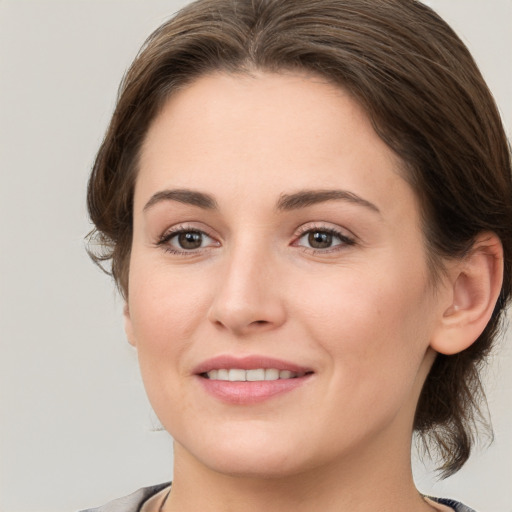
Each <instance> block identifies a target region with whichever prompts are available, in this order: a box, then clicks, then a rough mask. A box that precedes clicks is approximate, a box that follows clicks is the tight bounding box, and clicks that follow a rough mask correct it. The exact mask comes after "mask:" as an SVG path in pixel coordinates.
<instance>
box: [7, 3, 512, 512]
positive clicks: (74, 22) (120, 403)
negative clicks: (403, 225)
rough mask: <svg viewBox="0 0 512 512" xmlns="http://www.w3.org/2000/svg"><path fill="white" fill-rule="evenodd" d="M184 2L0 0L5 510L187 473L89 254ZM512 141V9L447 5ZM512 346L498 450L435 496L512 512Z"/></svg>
mask: <svg viewBox="0 0 512 512" xmlns="http://www.w3.org/2000/svg"><path fill="white" fill-rule="evenodd" d="M185 3H186V2H185V1H179V0H174V1H172V0H169V1H162V0H151V1H148V0H146V1H142V0H139V1H135V0H101V1H100V0H96V1H94V0H88V1H81V0H61V1H59V0H33V1H30V0H3V1H1V0H0V169H1V181H0V183H1V189H0V219H1V221H0V222H1V223H0V230H1V231H0V244H1V247H0V272H1V275H0V287H1V292H0V315H1V316H0V337H1V338H0V340H1V356H0V405H1V409H0V414H1V422H0V512H31V511H39V512H64V511H72V510H75V509H77V508H81V507H86V506H92V505H99V504H101V503H102V502H105V501H107V500H109V499H111V498H113V497H116V496H121V495H124V494H128V493H129V492H131V491H133V490H135V489H136V488H138V487H140V486H143V485H149V484H152V483H158V482H162V481H166V480H169V479H170V478H171V477H172V447H171V442H170V440H169V438H168V436H167V434H166V433H165V432H154V431H153V430H154V427H155V426H156V425H157V422H156V419H155V417H154V415H153V413H152V412H151V409H150V407H149V405H148V403H147V401H146V398H145V396H144V392H143V389H142V384H141V382H140V378H139V374H138V370H137V365H136V356H135V353H134V352H133V350H132V349H131V348H130V347H129V345H128V344H127V343H126V342H125V338H124V333H123V328H122V318H121V309H122V304H121V302H120V300H119V299H118V298H117V297H116V294H115V292H114V290H113V287H112V284H111V282H110V280H109V279H108V278H107V277H106V276H104V275H103V274H101V273H100V272H99V270H98V269H97V268H95V267H94V266H93V265H92V263H90V262H89V260H88V257H87V256H86V254H85V251H84V242H83V236H84V235H85V234H86V233H87V232H88V230H89V229H90V226H89V224H88V221H87V218H86V212H85V205H84V195H85V188H86V181H87V176H88V172H89V168H90V166H91V163H92V159H93V156H94V153H95V150H96V149H97V147H98V145H99V143H100V141H101V138H102V136H103V132H104V130H105V127H106V124H107V122H108V120H109V116H110V114H111V112H112V108H113V104H114V99H115V95H116V90H117V85H118V83H119V80H120V78H121V76H122V74H123V72H124V70H125V69H126V67H127V66H128V65H129V63H130V62H131V60H132V58H133V57H134V55H135V54H136V52H137V50H138V48H139V46H140V44H141V43H142V42H143V40H144V39H145V37H146V36H147V35H148V34H149V33H150V32H151V31H152V30H153V29H154V28H156V27H157V26H158V25H159V24H160V23H161V22H163V21H164V20H165V19H166V18H167V17H168V16H169V15H171V14H172V13H173V12H175V11H176V10H177V9H178V8H179V7H181V6H182V5H184V4H185ZM428 3H429V4H430V5H432V6H433V7H434V8H436V9H437V10H438V11H439V12H440V13H441V14H442V15H443V16H445V18H446V19H447V20H448V21H449V22H450V23H451V24H452V25H453V27H454V28H455V29H456V30H457V31H458V32H459V34H461V35H462V37H463V39H464V40H465V41H466V43H467V44H468V45H469V47H470V49H471V50H472V51H473V52H474V55H475V57H476V59H477V61H478V62H479V64H480V66H481V68H482V70H483V73H484V75H485V77H486V78H487V80H488V82H489V84H490V87H491V89H492V90H493V92H494V94H495V96H496V98H497V101H498V103H499V105H500V109H501V111H502V113H503V117H504V120H505V122H506V125H507V128H508V133H509V136H510V134H511V132H512V130H511V127H512V69H511V68H512V64H511V62H512V0H431V1H430V2H428ZM511 345H512V339H511V336H510V334H509V335H508V342H504V343H503V347H502V348H501V349H500V351H499V353H498V357H496V359H495V360H494V361H493V363H492V365H491V366H490V368H489V372H488V373H489V376H488V379H487V380H488V389H489V405H490V409H491V413H492V416H493V419H494V425H495V430H496V440H495V443H494V445H493V446H492V447H491V448H490V449H489V450H487V451H485V452H481V453H477V454H476V455H475V456H474V458H473V459H472V460H471V462H470V463H469V464H468V465H467V467H466V468H465V469H464V470H463V471H461V472H460V473H459V474H458V475H457V476H455V477H454V478H451V479H449V480H447V481H445V482H443V483H441V484H438V485H437V486H435V487H431V484H430V481H431V478H430V477H426V476H425V471H424V469H423V468H422V465H421V464H418V466H417V470H416V472H417V481H418V483H419V485H420V488H421V489H422V490H423V491H426V492H432V493H434V494H438V495H444V496H452V497H456V498H460V499H463V500H464V501H466V502H468V504H471V505H472V506H474V507H476V508H478V509H480V510H481V512H512V410H511V409H512V408H511V405H512V403H511V402H512V347H511Z"/></svg>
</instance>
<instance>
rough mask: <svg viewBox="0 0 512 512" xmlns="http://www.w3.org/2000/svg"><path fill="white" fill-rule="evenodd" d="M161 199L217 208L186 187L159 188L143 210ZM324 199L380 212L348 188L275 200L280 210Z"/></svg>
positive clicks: (207, 199) (206, 197)
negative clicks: (345, 202) (346, 202)
mask: <svg viewBox="0 0 512 512" xmlns="http://www.w3.org/2000/svg"><path fill="white" fill-rule="evenodd" d="M163 201H178V202H179V203H184V204H190V205H193V206H198V207H199V208H203V209H205V210H215V209H217V208H218V205H217V201H216V200H215V199H214V198H213V197H212V196H211V195H209V194H205V193H204V192H198V191H195V190H188V189H173V190H161V191H160V192H156V193H155V194H153V195H152V196H151V198H150V199H149V201H148V202H147V203H146V204H145V206H144V209H143V211H146V210H148V209H149V208H151V207H152V206H154V205H155V204H157V203H160V202H163ZM326 201H348V202H350V203H354V204H357V205H359V206H364V207H365V208H368V209H370V210H372V211H374V212H376V213H380V210H379V209H378V208H377V206H375V205H374V204H373V203H371V202H370V201H367V200H366V199H363V198H362V197H360V196H358V195H357V194H354V193H353V192H349V191H348V190H301V191H299V192H295V193H294V194H281V196H280V197H279V200H278V202H277V209H278V210H281V211H289V210H297V209H299V208H306V207H307V206H312V205H314V204H318V203H324V202H326Z"/></svg>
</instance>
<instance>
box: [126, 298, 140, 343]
mask: <svg viewBox="0 0 512 512" xmlns="http://www.w3.org/2000/svg"><path fill="white" fill-rule="evenodd" d="M123 317H124V332H125V333H126V338H127V340H128V343H129V344H130V345H132V346H134V347H136V346H137V344H136V343H135V337H134V335H133V326H132V318H131V316H130V308H129V306H128V302H125V303H124V307H123Z"/></svg>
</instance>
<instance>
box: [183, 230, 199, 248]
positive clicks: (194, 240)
mask: <svg viewBox="0 0 512 512" xmlns="http://www.w3.org/2000/svg"><path fill="white" fill-rule="evenodd" d="M178 242H179V244H180V246H181V247H182V248H183V249H198V248H199V247H201V243H202V236H201V233H198V232H197V231H187V232H186V233H180V234H179V235H178Z"/></svg>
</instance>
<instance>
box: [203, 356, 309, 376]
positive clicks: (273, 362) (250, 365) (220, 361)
mask: <svg viewBox="0 0 512 512" xmlns="http://www.w3.org/2000/svg"><path fill="white" fill-rule="evenodd" d="M232 368H237V369H241V370H256V369H258V368H275V369H276V370H289V371H291V372H297V373H309V372H312V369H311V368H308V367H305V366H301V365H298V364H295V363H292V362H290V361H284V360H282V359H275V358H273V357H267V356H263V355H251V356H244V357H235V356H231V355H228V354H225V355H219V356H216V357H212V358H211V359H207V360H206V361H203V362H202V363H200V364H199V365H197V366H196V367H195V368H194V369H193V373H194V374H196V375H200V374H202V373H207V372H209V371H211V370H219V369H227V370H229V369H232Z"/></svg>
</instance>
